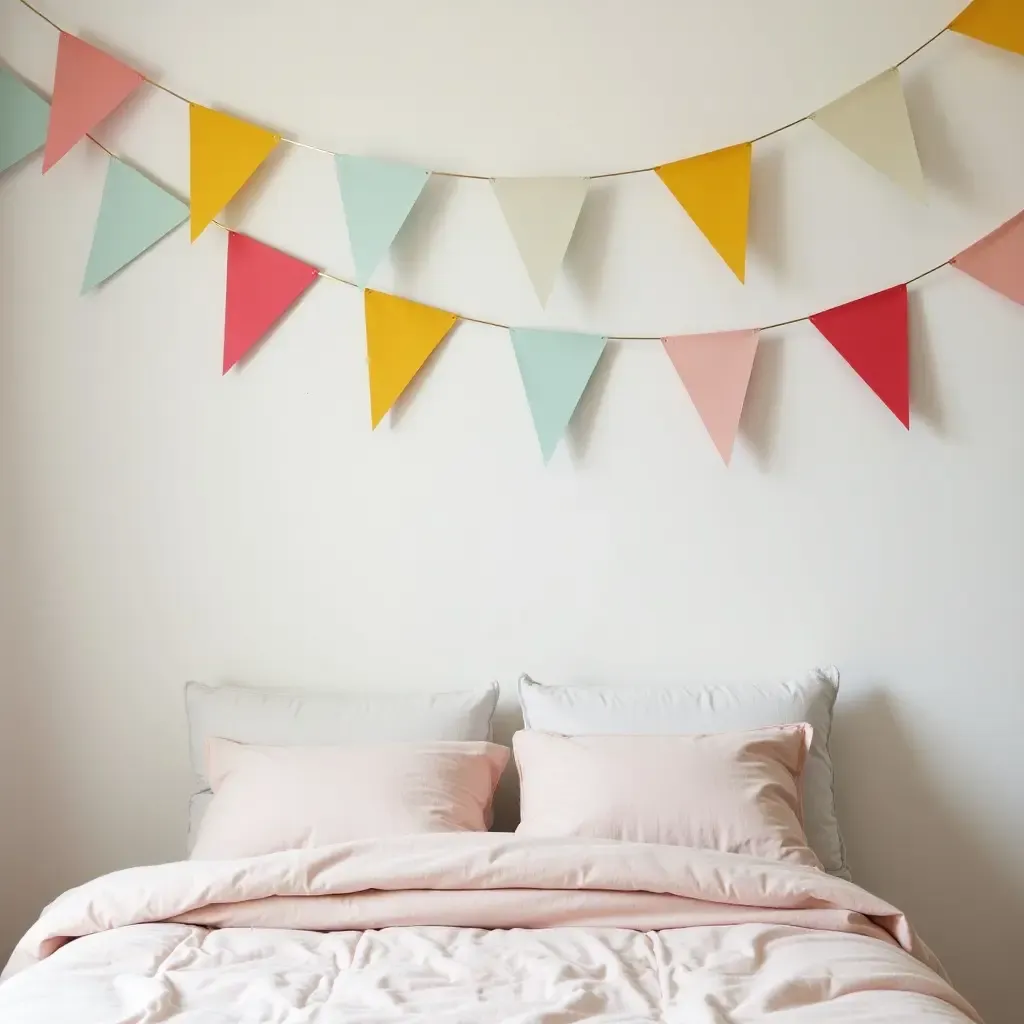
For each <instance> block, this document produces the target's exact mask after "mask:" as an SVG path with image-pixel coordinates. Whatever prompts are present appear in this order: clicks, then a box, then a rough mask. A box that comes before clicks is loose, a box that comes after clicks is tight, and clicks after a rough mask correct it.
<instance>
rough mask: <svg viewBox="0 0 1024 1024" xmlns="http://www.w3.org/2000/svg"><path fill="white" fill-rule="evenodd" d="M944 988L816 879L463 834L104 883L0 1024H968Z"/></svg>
mask: <svg viewBox="0 0 1024 1024" xmlns="http://www.w3.org/2000/svg"><path fill="white" fill-rule="evenodd" d="M72 940H74V941H72ZM940 970H941V969H940V968H939V966H938V964H937V963H936V962H935V960H934V958H933V957H932V955H931V953H930V952H929V951H928V949H927V948H926V947H925V946H924V945H923V944H922V943H921V942H920V940H918V939H917V937H916V936H915V935H914V932H913V930H912V929H911V927H910V926H909V924H908V923H907V921H906V919H905V918H904V917H903V915H902V914H901V913H900V912H899V911H898V910H896V909H895V908H894V907H892V906H890V905H888V904H887V903H885V902H883V901H882V900H879V899H876V898H875V897H873V896H871V895H869V894H868V893H866V892H865V891H864V890H862V889H860V888H858V887H857V886H855V885H853V884H852V883H849V882H844V881H842V880H840V879H836V878H833V877H831V876H829V875H826V874H824V873H823V872H821V871H818V870H816V869H813V868H807V867H802V866H799V865H792V864H782V863H776V862H772V861H763V860H758V859H755V858H752V857H745V856H740V855H736V854H725V853H717V852H710V851H698V850H692V849H687V848H683V847H668V846H652V845H640V844H631V843H619V842H609V841H594V840H582V839H530V838H525V837H516V836H510V835H503V834H499V833H495V834H486V833H483V834H481V833H460V834H444V835H427V836H410V837H408V838H396V839H387V840H376V841H367V842H356V843H347V844H344V845H340V846H334V847H329V848H324V849H321V850H315V851H300V852H292V853H278V854H271V855H268V856H265V857H259V858H253V859H250V860H244V861H242V860H235V861H207V862H202V861H189V862H182V863H175V864H163V865H157V866H154V867H144V868H133V869H129V870H127V871H121V872H116V873H114V874H112V875H108V876H106V877H104V878H100V879H97V880H96V881H94V882H90V883H88V884H86V885H84V886H81V887H79V888H77V889H73V890H71V891H70V892H68V893H65V894H64V895H63V896H62V897H60V898H59V899H58V900H56V901H55V902H54V903H52V904H51V905H50V906H49V907H48V908H47V909H46V910H45V911H44V913H43V915H42V917H41V918H40V919H39V921H38V922H37V923H36V924H35V925H34V926H33V927H32V928H31V929H30V931H29V932H28V933H27V934H26V936H25V937H24V939H23V940H22V941H21V943H20V944H19V946H18V948H17V950H16V951H15V954H14V956H13V957H12V959H11V963H10V964H9V965H8V968H7V970H6V971H5V973H4V977H5V979H6V980H5V981H4V982H3V984H0V1021H3V1024H52V1022H54V1021H67V1022H69V1024H70V1022H74V1024H115V1022H117V1024H121V1022H127V1021H132V1022H142V1021H144V1022H146V1024H157V1022H163V1021H180V1022H183V1024H184V1022H200V1021H202V1022H207V1021H253V1022H256V1021H260V1022H264V1021H266V1022H272V1021H280V1022H300V1021H301V1022H302V1024H327V1022H340V1021H345V1022H346V1024H347V1022H355V1024H364V1022H378V1021H396V1020H402V1021H424V1022H426V1021H431V1022H463V1021H465V1022H467V1024H469V1022H472V1024H488V1022H499V1021H500V1022H518V1024H534V1022H535V1024H540V1022H544V1024H556V1022H563V1021H564V1022H568V1021H583V1020H586V1021H593V1022H612V1021H616V1022H627V1021H628V1022H637V1024H641V1022H683V1021H685V1022H686V1024H733V1022H736V1024H739V1022H743V1024H747V1022H750V1024H838V1022H850V1021H894V1022H895V1021H899V1022H906V1024H933V1022H940V1021H943V1022H958V1024H963V1022H964V1021H966V1020H974V1021H977V1020H978V1018H977V1016H976V1014H975V1013H974V1011H973V1010H972V1009H971V1007H970V1006H969V1005H968V1004H967V1003H966V1002H965V1001H964V1000H963V999H962V998H961V997H960V996H959V995H958V994H957V993H956V992H955V991H954V990H953V989H952V988H951V987H950V985H949V984H948V983H947V982H946V981H945V980H944V979H943V978H942V977H941V976H940V973H939V972H940Z"/></svg>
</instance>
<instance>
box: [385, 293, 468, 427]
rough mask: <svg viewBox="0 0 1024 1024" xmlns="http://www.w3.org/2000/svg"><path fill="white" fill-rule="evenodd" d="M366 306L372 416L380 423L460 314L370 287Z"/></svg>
mask: <svg viewBox="0 0 1024 1024" xmlns="http://www.w3.org/2000/svg"><path fill="white" fill-rule="evenodd" d="M365 308H366V355H367V359H368V361H369V364H370V420H371V422H372V424H373V426H374V427H376V426H377V424H378V423H380V421H381V420H382V419H383V418H384V414H385V413H386V412H387V411H388V410H389V409H390V408H391V406H393V405H394V404H395V400H396V399H397V398H398V396H399V395H400V394H401V393H402V392H403V391H404V390H405V389H406V387H407V386H408V384H409V382H410V381H411V380H412V379H413V377H415V376H416V374H417V373H418V372H419V370H420V367H421V366H422V365H423V364H424V363H425V362H426V361H427V356H429V355H430V353H431V352H433V351H434V349H435V348H437V346H438V345H440V344H441V342H442V341H443V340H444V337H445V335H446V334H447V333H448V332H449V331H450V330H451V329H452V327H453V326H454V324H455V321H456V320H457V319H458V317H457V316H456V315H455V314H454V313H446V312H445V311H444V310H443V309H434V307H433V306H424V305H422V304H421V303H419V302H412V301H410V300H409V299H401V298H399V297H398V296H397V295H386V294H384V292H375V291H372V290H371V289H369V288H367V289H366V292H365Z"/></svg>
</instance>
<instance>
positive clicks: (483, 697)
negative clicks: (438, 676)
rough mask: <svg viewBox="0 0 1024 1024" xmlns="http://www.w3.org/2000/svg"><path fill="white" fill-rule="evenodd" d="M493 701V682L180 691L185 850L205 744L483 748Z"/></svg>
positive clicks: (200, 802)
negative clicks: (186, 797) (413, 687)
mask: <svg viewBox="0 0 1024 1024" xmlns="http://www.w3.org/2000/svg"><path fill="white" fill-rule="evenodd" d="M497 702H498V687H497V684H496V683H491V684H490V685H489V686H483V687H480V688H479V689H474V690H453V691H450V692H441V693H430V692H426V693H416V692H412V693H379V692H378V693H372V694H370V693H353V692H346V691H337V692H335V691H308V690H307V691H303V690H279V689H265V688H261V687H252V686H240V685H237V684H225V685H221V686H211V685H208V684H206V683H198V682H189V683H186V684H185V705H186V711H187V714H188V732H189V754H190V758H191V762H192V771H193V772H194V774H195V787H194V789H193V794H192V798H191V800H190V801H189V845H190V846H191V845H192V844H193V843H194V841H195V837H196V835H197V834H198V826H199V823H200V821H201V820H202V815H203V813H204V811H205V808H206V806H207V805H208V803H209V796H210V785H209V782H208V781H207V778H206V761H205V758H206V741H207V740H208V739H209V738H211V737H220V738H222V739H228V740H235V741H236V742H238V743H254V744H264V745H270V746H282V747H290V746H297V747H298V746H304V747H311V746H325V747H326V746H342V745H346V744H353V743H398V742H408V741H414V740H461V741H477V742H480V741H485V740H490V738H491V717H492V715H493V714H494V708H495V705H496V704H497Z"/></svg>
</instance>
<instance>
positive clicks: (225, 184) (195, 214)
mask: <svg viewBox="0 0 1024 1024" xmlns="http://www.w3.org/2000/svg"><path fill="white" fill-rule="evenodd" d="M189 136H190V145H191V156H190V175H189V189H190V191H191V197H192V211H191V216H192V223H191V230H192V241H193V242H194V241H195V240H196V239H197V238H198V237H199V236H200V235H201V234H202V233H203V229H204V228H205V227H206V225H207V224H209V223H210V221H212V220H213V218H214V217H216V216H217V214H218V213H220V211H221V210H223V209H224V207H225V206H227V204H228V203H229V202H230V200H231V198H232V197H233V196H234V195H235V193H236V192H238V190H239V189H240V188H241V187H242V186H243V185H244V184H245V183H246V182H247V181H248V180H249V178H251V177H252V174H253V172H254V171H255V170H256V168H257V167H259V165H260V164H261V163H263V161H264V160H266V159H267V157H268V156H270V153H271V151H272V150H273V148H274V147H275V146H276V145H277V144H278V143H279V142H280V141H281V136H280V135H275V134H274V133H273V132H269V131H267V129H266V128H260V127H259V126H258V125H254V124H249V123H248V122H247V121H241V120H239V119H238V118H237V117H232V116H231V115H230V114H223V113H221V112H220V111H219V110H210V108H209V107H201V106H199V104H198V103H190V104H189Z"/></svg>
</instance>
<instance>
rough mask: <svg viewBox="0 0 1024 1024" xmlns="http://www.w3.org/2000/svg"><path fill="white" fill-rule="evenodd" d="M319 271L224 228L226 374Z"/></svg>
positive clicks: (253, 239) (311, 281) (292, 257)
mask: <svg viewBox="0 0 1024 1024" xmlns="http://www.w3.org/2000/svg"><path fill="white" fill-rule="evenodd" d="M318 274H319V271H318V270H317V269H316V267H311V266H310V265H309V264H308V263H303V262H302V260H297V259H296V258H295V257H294V256H289V255H287V253H283V252H280V251H279V250H277V249H271V248H270V246H269V245H264V244H263V243H262V242H257V241H256V239H255V238H250V237H249V236H248V235H240V234H238V233H237V232H235V231H229V232H228V277H227V293H226V297H225V302H224V372H225V373H227V372H228V370H230V369H231V367H232V366H234V365H235V363H237V362H238V360H239V359H241V358H242V356H244V355H245V354H246V352H248V351H249V349H251V348H252V347H253V345H255V344H256V342H258V341H259V340H260V339H261V338H262V337H263V336H264V335H265V334H266V333H267V331H269V330H270V328H271V327H273V326H274V324H275V323H277V321H278V320H279V319H280V318H281V317H282V316H283V315H284V313H285V311H286V310H287V309H288V307H289V306H291V305H292V303H293V302H295V300H296V299H297V298H298V297H299V296H300V295H301V294H302V293H303V292H304V291H305V290H306V289H307V288H308V287H309V286H310V285H311V284H312V283H313V282H314V281H315V280H316V279H317V276H318Z"/></svg>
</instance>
